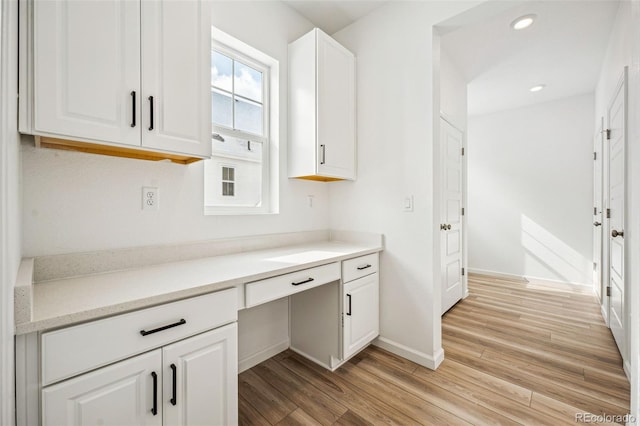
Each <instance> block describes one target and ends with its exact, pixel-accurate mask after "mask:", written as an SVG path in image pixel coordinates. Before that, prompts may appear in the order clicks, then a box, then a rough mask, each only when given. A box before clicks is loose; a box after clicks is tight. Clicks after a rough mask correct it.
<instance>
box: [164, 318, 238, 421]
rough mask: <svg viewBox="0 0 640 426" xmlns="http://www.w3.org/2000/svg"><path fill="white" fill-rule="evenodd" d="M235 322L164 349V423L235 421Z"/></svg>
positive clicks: (236, 371)
mask: <svg viewBox="0 0 640 426" xmlns="http://www.w3.org/2000/svg"><path fill="white" fill-rule="evenodd" d="M237 345H238V343H237V325H236V323H233V324H229V325H227V326H224V327H220V328H218V329H215V330H213V331H209V332H207V333H203V334H200V335H197V336H194V337H191V338H189V339H185V340H182V341H180V342H177V343H174V344H172V345H169V346H166V347H164V348H163V372H164V424H165V425H171V426H179V425H234V424H237V423H238V354H237V352H238V349H237Z"/></svg>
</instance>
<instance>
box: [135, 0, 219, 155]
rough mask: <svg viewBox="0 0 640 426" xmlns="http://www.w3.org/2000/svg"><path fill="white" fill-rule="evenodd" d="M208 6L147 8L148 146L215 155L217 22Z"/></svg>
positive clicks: (154, 4) (169, 0) (170, 3)
mask: <svg viewBox="0 0 640 426" xmlns="http://www.w3.org/2000/svg"><path fill="white" fill-rule="evenodd" d="M125 1H127V0H125ZM207 3H208V1H206V0H202V1H175V0H166V1H143V2H142V97H143V99H142V102H143V106H142V111H143V112H144V111H146V113H145V114H144V119H143V122H144V126H143V129H142V145H143V146H146V147H150V148H158V149H162V150H167V151H177V152H185V153H190V154H195V155H199V156H203V157H209V156H210V155H211V18H210V12H209V10H208V7H207V6H206V5H207ZM152 111H153V113H152ZM152 117H153V122H152Z"/></svg>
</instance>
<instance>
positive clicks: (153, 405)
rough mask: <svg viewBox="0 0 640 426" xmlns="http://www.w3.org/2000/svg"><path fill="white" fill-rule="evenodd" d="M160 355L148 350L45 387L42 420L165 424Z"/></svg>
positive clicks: (114, 425) (70, 424)
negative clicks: (142, 353) (163, 419)
mask: <svg viewBox="0 0 640 426" xmlns="http://www.w3.org/2000/svg"><path fill="white" fill-rule="evenodd" d="M161 356H162V354H161V352H160V350H157V351H153V352H149V353H146V354H144V355H139V356H136V357H134V358H131V359H128V360H125V361H121V362H118V363H116V364H113V365H111V366H109V367H104V368H100V369H98V370H96V371H93V372H91V373H87V374H83V375H81V376H79V377H76V378H74V379H70V380H66V381H64V382H62V383H59V384H57V385H52V386H49V387H46V388H44V389H43V390H42V424H43V425H44V426H48V425H50V426H59V425H66V426H83V425H87V426H89V425H104V426H121V425H131V426H143V425H144V426H152V425H153V426H160V425H162V406H161V405H162V401H161V395H160V393H161V392H162V389H161V383H162V378H161V377H160V375H161V371H160V368H161V366H162V361H161ZM154 375H155V377H154ZM154 390H155V392H154ZM154 396H155V398H154ZM154 409H155V410H154Z"/></svg>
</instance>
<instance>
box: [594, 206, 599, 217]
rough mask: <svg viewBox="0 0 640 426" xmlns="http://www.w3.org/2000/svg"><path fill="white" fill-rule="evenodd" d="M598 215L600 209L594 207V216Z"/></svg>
mask: <svg viewBox="0 0 640 426" xmlns="http://www.w3.org/2000/svg"><path fill="white" fill-rule="evenodd" d="M597 214H598V208H597V207H594V208H593V215H594V216H595V215H597Z"/></svg>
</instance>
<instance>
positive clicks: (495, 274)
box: [469, 268, 526, 280]
mask: <svg viewBox="0 0 640 426" xmlns="http://www.w3.org/2000/svg"><path fill="white" fill-rule="evenodd" d="M469 273H470V274H475V275H485V276H490V277H500V278H507V279H512V278H516V279H519V280H526V278H525V277H523V276H522V275H515V274H508V273H506V272H497V271H488V270H486V269H474V268H469Z"/></svg>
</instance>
